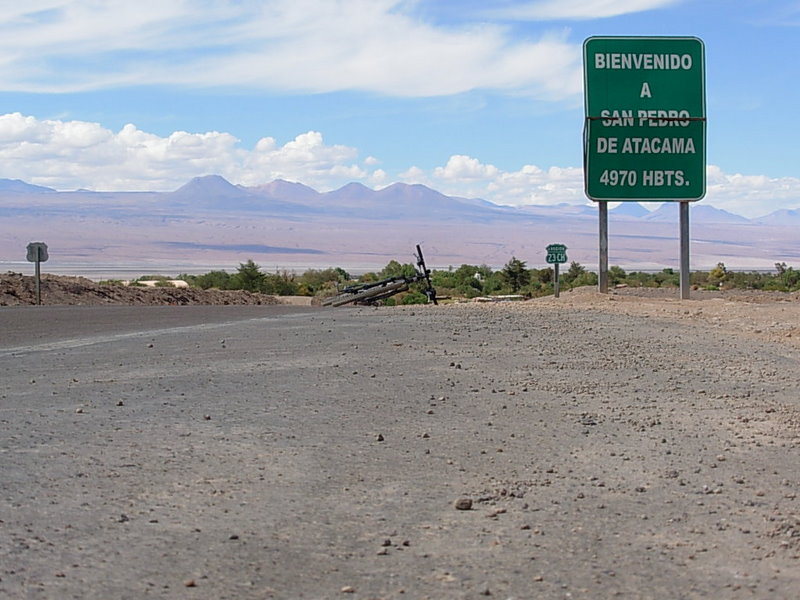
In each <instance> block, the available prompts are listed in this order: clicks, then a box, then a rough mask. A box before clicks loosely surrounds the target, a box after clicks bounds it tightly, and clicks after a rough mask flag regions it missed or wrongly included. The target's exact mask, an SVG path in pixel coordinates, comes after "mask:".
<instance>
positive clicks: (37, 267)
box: [36, 247, 42, 306]
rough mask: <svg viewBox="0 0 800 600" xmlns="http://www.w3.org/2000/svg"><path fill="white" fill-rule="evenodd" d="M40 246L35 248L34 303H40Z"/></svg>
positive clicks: (39, 304) (38, 304)
mask: <svg viewBox="0 0 800 600" xmlns="http://www.w3.org/2000/svg"><path fill="white" fill-rule="evenodd" d="M41 252H42V249H41V248H38V247H37V248H36V305H37V306H41V305H42V269H41V266H40V265H41V264H42V261H41Z"/></svg>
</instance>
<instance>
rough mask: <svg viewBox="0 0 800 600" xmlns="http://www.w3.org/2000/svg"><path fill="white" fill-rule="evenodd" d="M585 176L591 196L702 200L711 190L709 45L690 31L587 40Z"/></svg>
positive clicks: (598, 198)
mask: <svg viewBox="0 0 800 600" xmlns="http://www.w3.org/2000/svg"><path fill="white" fill-rule="evenodd" d="M583 72H584V93H585V106H586V126H585V130H584V178H585V186H586V195H587V196H588V197H589V198H591V199H592V200H600V201H605V200H613V201H625V200H633V201H640V202H641V201H657V202H663V201H669V200H678V201H682V200H700V199H701V198H702V197H703V196H704V195H705V192H706V102H705V51H704V46H703V42H702V40H700V39H698V38H693V37H591V38H589V39H587V40H586V41H585V42H584V44H583Z"/></svg>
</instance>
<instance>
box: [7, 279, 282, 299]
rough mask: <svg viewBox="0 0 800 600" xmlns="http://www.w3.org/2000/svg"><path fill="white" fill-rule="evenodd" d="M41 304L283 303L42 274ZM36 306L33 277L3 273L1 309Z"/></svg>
mask: <svg viewBox="0 0 800 600" xmlns="http://www.w3.org/2000/svg"><path fill="white" fill-rule="evenodd" d="M41 295H42V304H47V305H52V304H83V305H97V304H147V305H185V304H209V305H222V304H283V302H281V301H280V300H279V299H278V298H275V297H274V296H267V295H265V294H254V293H251V292H245V291H241V290H199V289H194V288H172V287H158V288H143V287H128V286H124V285H117V284H108V285H106V284H99V283H96V282H94V281H91V280H89V279H85V278H83V277H63V276H59V275H43V276H42V281H41ZM25 304H36V283H35V279H34V278H33V277H30V276H27V275H22V274H20V273H11V272H8V273H5V274H0V306H18V305H25Z"/></svg>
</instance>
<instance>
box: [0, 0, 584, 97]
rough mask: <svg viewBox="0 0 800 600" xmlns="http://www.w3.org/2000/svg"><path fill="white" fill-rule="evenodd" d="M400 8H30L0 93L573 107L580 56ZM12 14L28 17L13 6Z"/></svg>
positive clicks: (559, 46)
mask: <svg viewBox="0 0 800 600" xmlns="http://www.w3.org/2000/svg"><path fill="white" fill-rule="evenodd" d="M413 5H414V3H413V2H412V3H407V2H404V1H402V0H349V1H348V2H329V1H323V0H272V1H270V2H231V1H230V0H207V1H206V2H204V3H203V7H202V9H198V7H197V4H196V3H194V2H190V1H188V0H184V1H176V2H163V1H162V0H140V1H139V2H136V3H131V2H129V1H128V0H106V1H105V2H99V3H98V2H96V1H94V0H31V1H30V2H26V3H24V4H20V5H19V6H17V7H16V8H14V9H12V10H8V9H5V8H4V11H3V14H0V57H1V58H0V89H5V90H8V91H12V90H13V91H36V92H43V91H49V92H65V91H76V90H96V89H103V88H108V87H114V86H122V85H159V84H163V85H171V86H175V85H183V86H192V87H206V88H208V87H219V86H233V87H238V88H249V89H259V90H279V91H290V92H330V91H337V90H362V91H369V92H377V93H381V94H389V95H396V96H435V95H446V94H457V93H461V92H466V91H469V90H474V89H481V88H482V89H494V90H511V91H515V92H522V93H527V94H531V95H534V96H536V97H539V98H544V99H553V98H555V99H561V98H564V97H567V96H573V95H577V94H578V93H579V92H580V89H581V77H580V71H581V68H580V47H579V44H574V43H569V42H568V41H567V40H566V34H564V33H547V32H545V33H542V34H541V36H540V37H539V38H538V39H531V38H529V39H525V40H515V39H514V38H513V35H512V33H511V31H510V29H507V28H505V27H501V26H498V25H491V24H486V23H481V24H467V25H461V26H458V27H455V26H448V27H445V26H437V25H434V24H432V23H428V22H425V21H422V20H420V19H419V18H416V17H415V16H414V14H413ZM20 6H22V7H24V8H20Z"/></svg>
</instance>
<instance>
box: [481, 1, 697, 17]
mask: <svg viewBox="0 0 800 600" xmlns="http://www.w3.org/2000/svg"><path fill="white" fill-rule="evenodd" d="M682 1H683V0H538V1H536V0H535V1H532V2H522V3H519V4H516V5H514V6H512V7H509V8H504V9H502V10H500V11H497V13H495V14H500V15H502V16H504V17H507V18H515V19H524V20H533V21H540V20H550V19H574V20H584V19H602V18H607V17H618V16H620V15H626V14H630V13H637V12H644V11H648V10H654V9H658V8H664V7H667V6H671V5H674V4H677V3H679V2H682Z"/></svg>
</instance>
